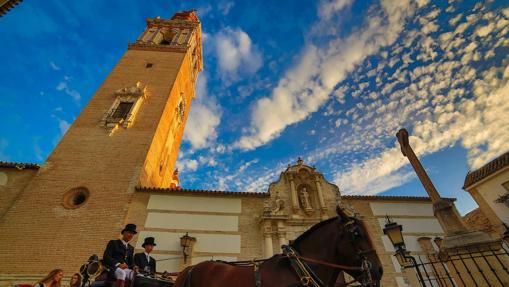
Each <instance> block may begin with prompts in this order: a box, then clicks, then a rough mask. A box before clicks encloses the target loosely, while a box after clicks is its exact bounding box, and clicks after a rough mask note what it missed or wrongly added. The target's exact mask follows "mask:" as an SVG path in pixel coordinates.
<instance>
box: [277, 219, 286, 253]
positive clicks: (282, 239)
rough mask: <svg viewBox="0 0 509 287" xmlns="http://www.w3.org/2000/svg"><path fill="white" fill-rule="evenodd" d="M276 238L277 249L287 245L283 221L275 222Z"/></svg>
mask: <svg viewBox="0 0 509 287" xmlns="http://www.w3.org/2000/svg"><path fill="white" fill-rule="evenodd" d="M277 237H278V242H279V247H281V246H283V245H286V244H288V242H287V241H286V228H285V224H284V222H283V221H278V222H277Z"/></svg>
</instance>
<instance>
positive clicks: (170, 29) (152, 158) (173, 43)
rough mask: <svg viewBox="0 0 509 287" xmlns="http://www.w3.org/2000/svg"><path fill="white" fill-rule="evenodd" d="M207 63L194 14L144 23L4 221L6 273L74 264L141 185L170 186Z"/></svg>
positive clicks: (0, 251)
mask: <svg viewBox="0 0 509 287" xmlns="http://www.w3.org/2000/svg"><path fill="white" fill-rule="evenodd" d="M202 68H203V62H202V46H201V24H200V21H199V19H198V17H197V15H196V12H195V11H186V12H181V13H177V14H175V15H174V16H173V17H172V18H171V19H169V20H164V19H160V18H159V17H157V18H154V19H147V27H146V29H145V31H143V33H142V34H141V35H140V37H139V38H138V39H137V40H136V42H134V43H131V44H129V45H128V49H127V51H126V53H125V54H124V56H123V57H122V58H121V59H120V61H119V62H118V63H117V65H116V66H115V67H114V68H113V70H112V71H111V73H110V74H109V76H108V77H107V78H106V79H105V80H104V82H103V83H102V85H101V86H100V87H99V89H98V90H97V91H96V93H95V94H94V95H93V96H92V97H91V99H90V101H89V102H88V104H87V106H86V107H85V108H84V109H83V111H82V112H81V114H80V115H79V116H78V118H77V119H76V121H75V122H74V124H73V125H72V126H71V127H70V128H69V130H68V131H67V133H66V134H65V136H64V137H63V138H62V140H61V141H60V142H59V143H58V145H57V146H56V148H55V149H54V150H53V152H52V153H51V155H50V156H49V157H48V159H47V161H46V162H45V163H44V165H43V166H42V167H41V168H40V170H39V171H38V172H37V174H36V175H35V177H34V178H33V179H32V180H31V182H30V183H29V184H28V185H27V186H26V187H25V188H24V189H23V190H22V191H20V193H19V194H18V196H17V198H16V200H14V202H13V204H12V205H11V206H10V208H8V210H7V212H6V213H5V214H4V215H3V216H2V217H1V218H0V270H1V271H0V273H3V274H24V275H39V274H43V273H47V272H48V271H49V270H51V269H53V268H57V267H60V268H64V271H65V272H66V274H72V273H74V272H76V271H78V269H79V266H80V265H81V264H82V263H83V261H84V260H86V259H87V258H88V256H89V255H91V254H92V253H98V254H99V255H100V256H102V251H103V250H104V247H105V243H106V242H107V241H108V240H109V239H112V238H116V237H117V236H118V234H119V232H120V230H121V229H122V227H123V226H124V224H125V223H126V222H125V221H126V214H127V212H128V210H129V206H130V204H131V198H132V196H133V193H134V191H135V187H136V186H149V187H169V186H171V185H172V184H174V180H175V179H174V178H175V176H174V171H175V162H176V159H177V155H178V151H179V147H180V143H181V140H182V135H183V131H184V126H185V122H186V119H187V116H188V112H189V108H190V106H191V102H192V99H193V97H194V95H195V83H196V79H197V76H198V73H199V72H200V71H201V70H202Z"/></svg>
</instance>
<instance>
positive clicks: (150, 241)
mask: <svg viewBox="0 0 509 287" xmlns="http://www.w3.org/2000/svg"><path fill="white" fill-rule="evenodd" d="M147 244H148V245H152V246H156V242H155V239H154V237H145V241H144V242H143V244H142V245H141V247H145V245H147Z"/></svg>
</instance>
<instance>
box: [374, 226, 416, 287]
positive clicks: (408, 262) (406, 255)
mask: <svg viewBox="0 0 509 287" xmlns="http://www.w3.org/2000/svg"><path fill="white" fill-rule="evenodd" d="M385 218H386V222H385V228H384V229H383V230H384V234H385V235H387V237H389V239H390V240H391V243H392V246H394V249H396V254H394V256H395V257H396V259H397V260H398V263H399V265H401V267H403V268H407V267H410V266H412V265H413V266H414V267H415V266H417V261H416V260H415V258H414V257H413V256H411V255H410V251H407V250H406V249H405V240H404V238H403V227H402V226H401V225H399V224H397V223H396V222H393V221H392V220H391V219H390V218H389V216H386V217H385ZM416 271H417V276H418V277H419V280H420V282H421V284H422V283H423V282H424V279H423V278H422V274H421V271H420V270H419V267H417V268H416Z"/></svg>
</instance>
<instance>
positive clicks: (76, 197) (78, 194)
mask: <svg viewBox="0 0 509 287" xmlns="http://www.w3.org/2000/svg"><path fill="white" fill-rule="evenodd" d="M89 197H90V192H89V191H88V189H87V188H85V187H77V188H73V189H71V190H69V191H67V192H66V193H65V194H64V197H63V200H62V205H63V206H64V207H65V208H67V209H76V208H78V207H81V206H83V205H84V204H85V203H86V202H87V200H88V198H89Z"/></svg>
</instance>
